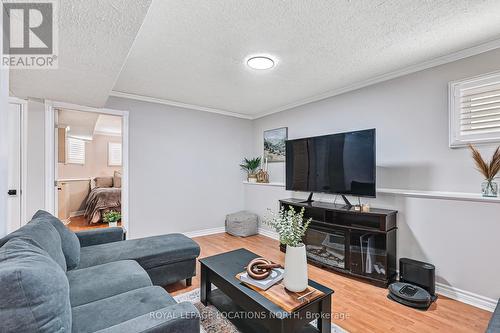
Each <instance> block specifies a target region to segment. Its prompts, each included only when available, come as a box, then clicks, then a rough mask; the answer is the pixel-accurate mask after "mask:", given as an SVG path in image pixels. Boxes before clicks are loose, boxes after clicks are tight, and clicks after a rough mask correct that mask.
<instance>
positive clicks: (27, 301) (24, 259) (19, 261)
mask: <svg viewBox="0 0 500 333" xmlns="http://www.w3.org/2000/svg"><path fill="white" fill-rule="evenodd" d="M0 295H1V296H0V326H1V327H0V331H2V332H48V333H52V332H70V330H71V306H70V302H69V284H68V279H67V278H66V275H65V274H64V272H63V271H62V269H61V268H60V267H59V265H58V264H57V263H56V262H55V261H54V260H52V259H51V258H50V256H49V255H48V254H47V252H46V251H44V250H42V249H40V248H39V247H38V246H37V245H36V244H35V243H34V242H33V241H31V240H24V239H21V238H14V239H11V240H9V241H8V242H7V243H6V244H5V245H4V246H3V247H2V248H1V249H0Z"/></svg>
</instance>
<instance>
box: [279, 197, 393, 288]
mask: <svg viewBox="0 0 500 333" xmlns="http://www.w3.org/2000/svg"><path fill="white" fill-rule="evenodd" d="M291 207H293V208H294V209H295V211H296V212H299V211H300V210H301V209H302V208H304V218H305V219H309V218H311V224H310V225H309V228H308V229H307V231H306V234H305V235H304V237H303V239H302V242H303V243H304V244H305V246H306V254H307V260H308V262H309V263H310V264H313V265H316V266H319V267H321V268H326V269H328V270H331V271H334V272H339V273H343V274H346V275H349V276H353V277H356V278H361V279H363V280H366V281H369V282H371V283H373V284H375V285H378V286H384V287H385V286H387V284H388V283H391V282H392V281H394V280H395V278H396V258H397V252H396V245H397V243H396V232H397V221H396V220H397V211H394V210H386V209H378V208H371V209H370V211H368V212H358V211H354V210H351V209H347V208H346V207H345V206H343V205H336V204H334V203H329V202H321V201H315V202H309V203H303V201H302V200H300V199H285V200H280V208H284V209H285V210H288V209H289V208H291ZM281 250H282V251H285V247H284V246H281Z"/></svg>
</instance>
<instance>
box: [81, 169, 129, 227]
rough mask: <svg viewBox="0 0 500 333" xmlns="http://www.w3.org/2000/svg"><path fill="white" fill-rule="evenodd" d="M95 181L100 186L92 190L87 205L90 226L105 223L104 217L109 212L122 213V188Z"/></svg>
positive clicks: (86, 217)
mask: <svg viewBox="0 0 500 333" xmlns="http://www.w3.org/2000/svg"><path fill="white" fill-rule="evenodd" d="M110 178H112V177H110ZM95 181H96V183H97V185H98V186H97V187H94V188H92V189H91V190H90V193H89V196H88V197H87V201H86V204H85V219H86V220H87V221H88V223H89V224H94V223H99V222H103V221H102V216H103V214H104V213H105V212H107V211H110V210H114V211H119V212H120V211H121V197H122V189H121V187H111V186H113V183H111V184H110V185H111V186H108V184H106V185H102V184H99V183H98V179H97V178H96V180H95Z"/></svg>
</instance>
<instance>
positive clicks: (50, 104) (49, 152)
mask: <svg viewBox="0 0 500 333" xmlns="http://www.w3.org/2000/svg"><path fill="white" fill-rule="evenodd" d="M56 109H69V110H75V111H82V112H94V113H102V114H109V115H114V116H121V117H122V198H121V202H122V207H121V213H122V226H123V228H124V229H125V230H126V231H127V237H128V238H129V237H130V221H129V120H128V116H129V112H128V111H122V110H113V109H107V108H93V107H89V106H82V105H77V104H71V103H64V102H56V101H49V100H45V210H47V211H48V212H50V213H52V214H54V215H56V214H57V211H56V200H55V197H56V194H55V191H56V186H55V183H56V168H57V163H56V159H57V154H56V151H55V145H56V142H55V134H54V132H55V110H56Z"/></svg>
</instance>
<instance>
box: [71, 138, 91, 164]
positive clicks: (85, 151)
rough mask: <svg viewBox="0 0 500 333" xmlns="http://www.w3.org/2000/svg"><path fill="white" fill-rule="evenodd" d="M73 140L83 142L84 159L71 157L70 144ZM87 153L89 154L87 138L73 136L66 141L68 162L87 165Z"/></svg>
mask: <svg viewBox="0 0 500 333" xmlns="http://www.w3.org/2000/svg"><path fill="white" fill-rule="evenodd" d="M72 140H75V141H78V142H81V143H82V144H83V161H80V160H73V159H71V156H70V154H69V153H70V149H69V146H70V142H71V141H72ZM86 155H87V147H86V142H85V140H83V139H79V138H73V137H68V138H67V142H66V164H77V165H85V161H86V158H87V156H86Z"/></svg>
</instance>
